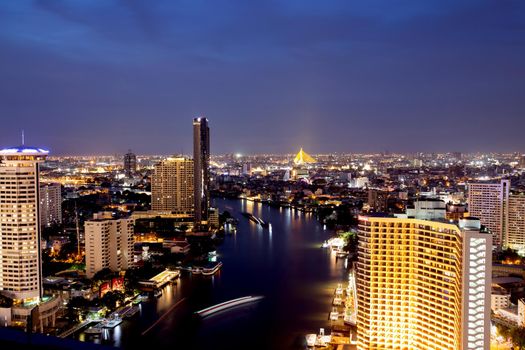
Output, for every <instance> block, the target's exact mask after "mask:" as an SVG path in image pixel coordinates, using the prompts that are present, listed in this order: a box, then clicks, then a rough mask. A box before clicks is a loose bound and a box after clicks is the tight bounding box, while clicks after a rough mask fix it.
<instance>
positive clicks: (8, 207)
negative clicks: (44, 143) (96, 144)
mask: <svg viewBox="0 0 525 350" xmlns="http://www.w3.org/2000/svg"><path fill="white" fill-rule="evenodd" d="M48 153H49V152H48V151H47V150H45V149H42V148H35V147H26V146H21V147H15V148H7V149H3V150H1V151H0V159H1V162H0V292H2V293H3V294H5V295H7V296H9V297H10V298H13V299H16V300H39V299H40V298H41V297H42V271H41V261H42V260H41V256H40V254H41V251H40V229H41V225H40V206H39V204H40V200H39V163H41V162H43V161H44V160H45V158H46V156H47V155H48Z"/></svg>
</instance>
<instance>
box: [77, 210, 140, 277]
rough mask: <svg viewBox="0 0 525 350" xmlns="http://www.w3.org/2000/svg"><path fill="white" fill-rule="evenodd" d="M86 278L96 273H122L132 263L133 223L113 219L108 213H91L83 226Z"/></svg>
mask: <svg viewBox="0 0 525 350" xmlns="http://www.w3.org/2000/svg"><path fill="white" fill-rule="evenodd" d="M84 229H85V237H86V239H85V240H86V276H87V277H88V278H93V276H94V275H95V274H96V273H97V272H98V271H100V270H102V269H105V268H109V269H110V270H111V271H115V272H118V271H122V270H126V269H127V268H129V267H131V266H132V264H133V220H131V219H114V218H113V217H112V213H110V212H109V213H107V212H103V213H98V214H95V215H94V217H93V220H89V221H86V222H85V223H84Z"/></svg>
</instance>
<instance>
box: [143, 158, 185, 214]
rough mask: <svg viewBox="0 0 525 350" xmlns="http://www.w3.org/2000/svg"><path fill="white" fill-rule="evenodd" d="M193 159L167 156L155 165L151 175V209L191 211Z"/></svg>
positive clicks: (179, 211) (178, 211)
mask: <svg viewBox="0 0 525 350" xmlns="http://www.w3.org/2000/svg"><path fill="white" fill-rule="evenodd" d="M193 202H194V201H193V160H191V159H188V158H183V157H179V158H168V159H166V160H163V161H162V162H160V163H158V164H156V165H155V168H154V170H153V174H152V176H151V209H152V210H155V211H164V212H177V213H189V212H191V211H193V204H194V203H193Z"/></svg>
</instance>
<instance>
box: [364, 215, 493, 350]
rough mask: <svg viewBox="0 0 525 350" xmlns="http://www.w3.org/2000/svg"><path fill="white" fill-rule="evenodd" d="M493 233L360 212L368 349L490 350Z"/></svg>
mask: <svg viewBox="0 0 525 350" xmlns="http://www.w3.org/2000/svg"><path fill="white" fill-rule="evenodd" d="M491 251H492V237H491V235H490V234H489V233H485V232H482V230H481V225H480V223H479V220H461V221H460V222H459V225H455V224H451V223H449V222H445V221H428V220H420V219H408V218H391V217H374V216H367V217H364V216H361V217H359V248H358V263H357V300H358V307H357V332H358V349H360V350H379V349H381V350H384V349H406V350H421V349H425V350H488V349H489V344H490V290H491V257H492V255H491Z"/></svg>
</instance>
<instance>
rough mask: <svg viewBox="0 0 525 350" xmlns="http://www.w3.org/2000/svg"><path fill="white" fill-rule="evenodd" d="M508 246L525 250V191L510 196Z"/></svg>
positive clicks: (521, 250)
mask: <svg viewBox="0 0 525 350" xmlns="http://www.w3.org/2000/svg"><path fill="white" fill-rule="evenodd" d="M507 217H508V230H507V240H506V246H507V247H509V248H511V249H516V250H519V251H520V252H521V253H523V252H525V193H513V194H510V196H509V210H508V216H507Z"/></svg>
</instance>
